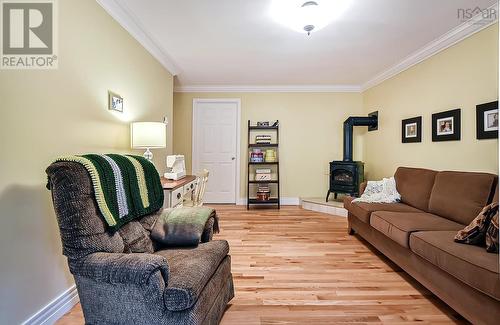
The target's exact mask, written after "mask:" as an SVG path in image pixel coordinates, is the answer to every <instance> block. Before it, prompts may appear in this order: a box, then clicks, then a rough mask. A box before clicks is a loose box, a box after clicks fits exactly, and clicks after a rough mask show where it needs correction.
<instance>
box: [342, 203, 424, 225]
mask: <svg viewBox="0 0 500 325" xmlns="http://www.w3.org/2000/svg"><path fill="white" fill-rule="evenodd" d="M353 199H354V198H352V197H346V198H344V207H345V208H346V209H347V210H348V211H349V212H350V213H351V214H353V215H355V216H356V217H357V218H358V219H359V220H361V221H363V222H365V223H370V214H371V213H372V212H373V211H395V212H422V211H420V210H419V209H416V208H414V207H411V206H409V205H406V204H403V203H367V202H352V200H353Z"/></svg>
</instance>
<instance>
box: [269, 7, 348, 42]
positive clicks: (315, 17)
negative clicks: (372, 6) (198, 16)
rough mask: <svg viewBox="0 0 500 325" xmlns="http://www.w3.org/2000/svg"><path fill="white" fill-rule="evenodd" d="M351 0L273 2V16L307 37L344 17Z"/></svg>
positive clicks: (280, 22)
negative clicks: (341, 16)
mask: <svg viewBox="0 0 500 325" xmlns="http://www.w3.org/2000/svg"><path fill="white" fill-rule="evenodd" d="M350 4H351V0H314V1H305V0H273V1H272V3H271V10H270V13H271V16H272V17H273V19H274V20H275V21H276V22H278V23H279V24H281V25H284V26H286V27H289V28H291V29H293V30H295V31H297V32H301V33H304V32H306V33H307V35H309V34H311V32H312V31H315V32H316V31H318V30H320V29H321V28H323V27H325V26H326V25H328V24H329V23H331V22H332V21H333V20H334V19H336V18H338V17H339V16H340V15H342V14H343V13H344V12H345V11H346V10H347V8H348V7H349V5H350Z"/></svg>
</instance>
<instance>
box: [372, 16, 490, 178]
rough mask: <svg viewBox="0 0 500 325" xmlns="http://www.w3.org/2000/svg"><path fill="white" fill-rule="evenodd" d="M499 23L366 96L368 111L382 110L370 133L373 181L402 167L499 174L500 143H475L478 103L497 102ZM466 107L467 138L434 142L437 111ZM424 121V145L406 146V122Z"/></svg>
mask: <svg viewBox="0 0 500 325" xmlns="http://www.w3.org/2000/svg"><path fill="white" fill-rule="evenodd" d="M497 72H498V24H495V25H493V26H490V27H488V28H486V29H484V30H482V31H481V32H478V33H477V34H475V35H473V36H471V37H469V38H467V39H465V40H464V41H462V42H460V43H458V44H456V45H454V46H452V47H450V48H448V49H446V50H444V51H442V52H441V53H439V54H437V55H435V56H433V57H431V58H429V59H427V60H425V61H423V62H421V63H420V64H418V65H416V66H414V67H412V68H410V69H408V70H406V71H404V72H402V73H400V74H398V75H397V76H395V77H393V78H391V79H389V80H387V81H385V82H383V83H382V84H380V85H378V86H376V87H374V88H371V89H369V90H368V91H366V92H364V93H363V100H364V107H365V112H369V111H373V110H379V112H380V124H379V130H378V131H375V132H368V133H366V136H365V139H364V158H365V162H366V172H367V177H368V178H369V179H379V178H381V177H384V176H390V175H393V173H394V171H395V170H396V168H397V167H398V166H415V167H425V168H432V169H436V170H464V171H485V172H491V173H495V174H496V173H498V140H497V139H490V140H476V105H477V104H481V103H486V102H491V101H494V100H497V99H498V73H497ZM455 108H461V109H462V129H461V130H462V140H461V141H447V142H432V137H431V115H432V113H436V112H440V111H446V110H450V109H455ZM420 115H421V116H422V117H423V121H422V123H423V128H422V142H421V143H407V144H403V143H401V120H402V119H405V118H411V117H415V116H420Z"/></svg>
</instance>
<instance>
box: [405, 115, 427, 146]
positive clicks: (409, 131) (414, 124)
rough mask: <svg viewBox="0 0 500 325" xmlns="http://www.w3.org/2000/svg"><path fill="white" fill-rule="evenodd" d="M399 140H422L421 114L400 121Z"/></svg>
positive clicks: (408, 141)
mask: <svg viewBox="0 0 500 325" xmlns="http://www.w3.org/2000/svg"><path fill="white" fill-rule="evenodd" d="M401 142H403V143H412V142H422V116H418V117H413V118H408V119H405V120H402V121H401Z"/></svg>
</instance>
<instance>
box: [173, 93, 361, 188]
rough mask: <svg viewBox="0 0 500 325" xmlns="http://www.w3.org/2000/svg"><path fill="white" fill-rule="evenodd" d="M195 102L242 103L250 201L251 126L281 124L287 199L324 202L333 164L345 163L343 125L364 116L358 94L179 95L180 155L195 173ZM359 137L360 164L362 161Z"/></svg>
mask: <svg viewBox="0 0 500 325" xmlns="http://www.w3.org/2000/svg"><path fill="white" fill-rule="evenodd" d="M194 98H240V99H241V139H242V141H241V166H240V173H241V176H240V177H241V189H240V197H241V198H244V197H246V177H247V176H246V172H247V165H246V162H247V159H248V158H247V157H248V153H247V121H248V120H249V119H250V120H252V122H254V123H255V122H256V121H258V120H261V121H267V120H269V121H271V120H277V119H278V120H279V121H280V149H279V150H280V162H281V164H280V168H281V169H280V176H281V181H282V186H281V195H282V197H291V198H298V197H318V196H319V197H323V196H324V195H326V190H327V189H328V175H327V173H328V162H330V161H332V160H337V159H342V123H343V122H344V120H345V119H346V118H347V117H348V116H351V115H360V114H363V113H362V112H363V107H362V98H361V94H358V93H174V139H175V141H174V152H175V153H176V154H183V155H185V156H186V165H187V169H188V170H189V171H191V155H192V146H191V144H192V116H193V115H192V112H193V99H194ZM358 133H359V130H358V131H356V137H355V140H354V146H355V147H354V158H355V159H358V160H362V159H363V157H362V156H361V155H362V141H361V137H360V136H359V134H358Z"/></svg>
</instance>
